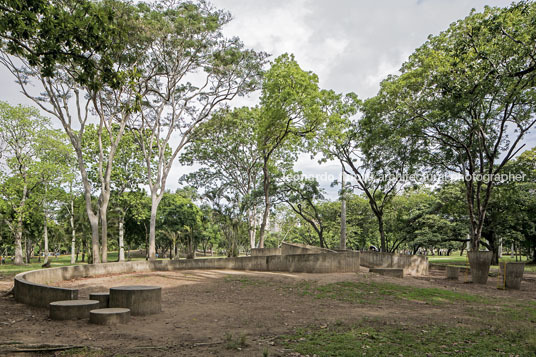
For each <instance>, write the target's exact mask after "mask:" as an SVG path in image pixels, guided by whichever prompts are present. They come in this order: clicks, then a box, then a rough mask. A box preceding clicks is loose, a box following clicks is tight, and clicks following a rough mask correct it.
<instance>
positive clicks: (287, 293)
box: [0, 269, 536, 356]
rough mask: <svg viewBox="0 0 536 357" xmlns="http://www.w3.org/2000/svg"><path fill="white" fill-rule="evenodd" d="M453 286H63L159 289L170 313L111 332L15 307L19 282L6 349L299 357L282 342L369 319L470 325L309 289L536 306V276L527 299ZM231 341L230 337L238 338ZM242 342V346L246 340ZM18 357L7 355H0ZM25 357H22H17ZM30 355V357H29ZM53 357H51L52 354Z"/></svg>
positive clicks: (238, 279)
mask: <svg viewBox="0 0 536 357" xmlns="http://www.w3.org/2000/svg"><path fill="white" fill-rule="evenodd" d="M464 280H465V277H464V276H462V277H461V279H460V281H458V282H454V281H447V280H446V279H445V278H444V272H440V271H432V272H431V275H430V276H427V277H419V278H412V277H405V278H404V279H397V278H389V277H383V276H379V275H376V274H371V273H368V271H367V269H363V270H362V271H361V272H360V273H358V274H356V273H344V274H291V273H265V272H237V271H225V270H218V271H216V270H214V271H173V272H150V273H132V274H125V275H115V276H103V277H98V278H92V279H81V280H77V281H66V282H63V283H61V284H59V285H60V286H64V287H76V288H79V289H80V298H86V297H87V296H88V295H89V293H90V292H103V291H107V289H108V288H110V287H113V286H119V285H159V286H161V287H162V288H163V291H162V307H163V311H162V313H160V314H157V315H151V316H144V317H132V318H131V321H130V323H129V324H128V325H119V326H116V327H103V326H97V325H92V324H89V323H88V322H87V320H79V321H52V320H50V319H49V318H48V311H47V310H46V309H42V308H31V307H28V306H25V305H23V304H19V303H16V302H15V301H14V299H13V297H12V296H3V295H5V292H6V291H8V290H9V288H10V287H11V285H12V280H0V295H2V296H3V297H1V298H0V346H2V347H3V348H4V349H5V348H6V346H9V344H16V343H24V344H28V345H29V344H43V343H49V344H65V345H77V346H78V345H79V346H87V347H88V348H89V350H88V351H89V355H97V356H101V355H104V356H112V355H134V356H171V355H181V356H211V355H216V356H236V355H241V356H262V355H263V353H266V352H268V353H269V355H270V356H296V355H297V354H295V353H292V352H291V351H288V350H286V349H285V348H284V346H282V345H281V344H280V343H278V340H277V338H278V336H281V335H284V334H289V333H292V332H293V331H294V329H296V328H299V327H303V326H311V325H315V326H320V327H322V326H327V325H330V324H334V323H339V322H341V321H342V322H345V323H351V322H352V321H358V320H361V319H363V317H371V318H379V319H384V320H386V321H390V322H398V323H400V324H405V323H411V324H419V323H430V321H439V322H441V321H445V320H448V321H457V323H459V324H464V323H470V320H471V319H472V318H473V317H471V316H466V315H464V314H463V310H462V309H460V308H459V306H456V305H453V304H449V305H441V306H435V305H432V304H426V303H423V302H421V301H408V300H403V301H392V300H389V299H386V300H385V301H383V300H382V301H381V303H380V304H375V305H358V304H351V303H348V302H345V301H338V300H332V299H315V298H314V297H313V296H310V295H304V294H301V293H300V292H299V284H300V283H303V282H304V281H308V282H311V283H314V284H320V285H322V284H328V283H333V282H339V281H356V282H359V281H369V282H391V283H395V284H398V285H407V286H413V287H425V288H426V287H436V288H444V289H449V290H453V291H459V292H467V293H470V294H477V295H481V296H489V297H494V298H497V297H498V298H500V299H502V298H504V300H505V301H510V302H511V301H514V302H515V301H518V300H519V301H520V302H521V301H526V300H536V277H535V276H528V277H527V279H526V280H525V281H524V282H523V284H522V289H521V290H520V291H512V290H506V291H505V290H498V289H497V283H498V282H497V279H496V278H490V280H489V282H488V284H487V285H485V286H478V285H474V284H466V283H464ZM231 336H232V337H231ZM242 336H243V337H242ZM240 338H242V339H243V340H244V341H245V342H246V344H247V346H243V347H239V348H232V349H229V346H228V345H229V341H234V340H238V339H240ZM2 354H3V355H10V353H9V352H6V350H4V351H3V353H2V351H0V355H2ZM16 355H17V356H21V355H22V354H21V353H17V354H16ZM28 355H31V354H28ZM52 355H53V353H52Z"/></svg>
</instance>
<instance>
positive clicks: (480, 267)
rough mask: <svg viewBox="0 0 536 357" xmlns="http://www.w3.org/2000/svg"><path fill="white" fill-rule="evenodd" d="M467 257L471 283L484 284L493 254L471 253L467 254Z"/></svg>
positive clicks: (486, 280)
mask: <svg viewBox="0 0 536 357" xmlns="http://www.w3.org/2000/svg"><path fill="white" fill-rule="evenodd" d="M467 255H468V256H469V265H470V266H471V278H472V279H473V283H474V284H486V283H487V282H488V274H489V267H490V265H491V258H492V257H493V252H484V251H472V252H468V253H467Z"/></svg>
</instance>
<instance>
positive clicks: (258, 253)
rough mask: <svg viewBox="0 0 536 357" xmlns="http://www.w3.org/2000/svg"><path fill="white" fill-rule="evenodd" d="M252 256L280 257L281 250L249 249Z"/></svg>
mask: <svg viewBox="0 0 536 357" xmlns="http://www.w3.org/2000/svg"><path fill="white" fill-rule="evenodd" d="M251 255H252V256H254V257H255V256H263V257H265V256H267V255H281V248H253V249H251Z"/></svg>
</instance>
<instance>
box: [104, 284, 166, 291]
mask: <svg viewBox="0 0 536 357" xmlns="http://www.w3.org/2000/svg"><path fill="white" fill-rule="evenodd" d="M158 289H162V288H161V287H160V286H151V285H124V286H114V287H113V288H110V290H132V291H135V290H158Z"/></svg>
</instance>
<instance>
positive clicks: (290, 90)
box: [256, 54, 328, 248]
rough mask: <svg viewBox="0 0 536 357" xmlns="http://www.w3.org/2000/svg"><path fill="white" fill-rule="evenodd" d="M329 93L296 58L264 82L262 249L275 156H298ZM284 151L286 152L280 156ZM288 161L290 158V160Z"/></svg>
mask: <svg viewBox="0 0 536 357" xmlns="http://www.w3.org/2000/svg"><path fill="white" fill-rule="evenodd" d="M327 93H328V92H326V91H322V90H320V88H319V86H318V77H317V76H316V75H315V74H314V73H312V72H306V71H304V70H302V69H301V68H300V66H299V65H298V63H297V62H296V60H295V59H294V56H292V55H288V54H284V55H281V56H279V57H278V58H276V59H275V61H274V63H273V64H272V67H271V68H270V70H268V72H267V73H266V74H265V76H264V79H263V83H262V93H261V105H260V116H259V123H258V124H257V135H256V137H257V141H258V147H259V150H260V152H261V157H262V172H263V192H264V212H263V216H262V223H261V227H260V231H259V244H258V246H259V247H260V248H262V247H264V235H265V232H266V226H267V223H268V217H269V215H270V208H271V202H270V196H271V194H272V193H271V192H270V188H271V172H270V171H277V168H276V165H274V156H276V155H278V154H279V155H281V156H285V155H291V156H292V155H295V154H296V152H297V151H298V150H299V147H302V148H305V145H304V143H303V142H302V143H300V142H301V141H304V140H307V139H310V138H311V137H313V136H314V135H315V133H316V131H317V129H318V128H319V127H320V125H321V124H322V123H323V122H324V120H325V113H324V109H325V104H326V101H325V97H326V96H327ZM283 148H285V149H286V150H284V151H286V153H281V152H280V153H278V151H282V150H283ZM287 161H288V159H287Z"/></svg>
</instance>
